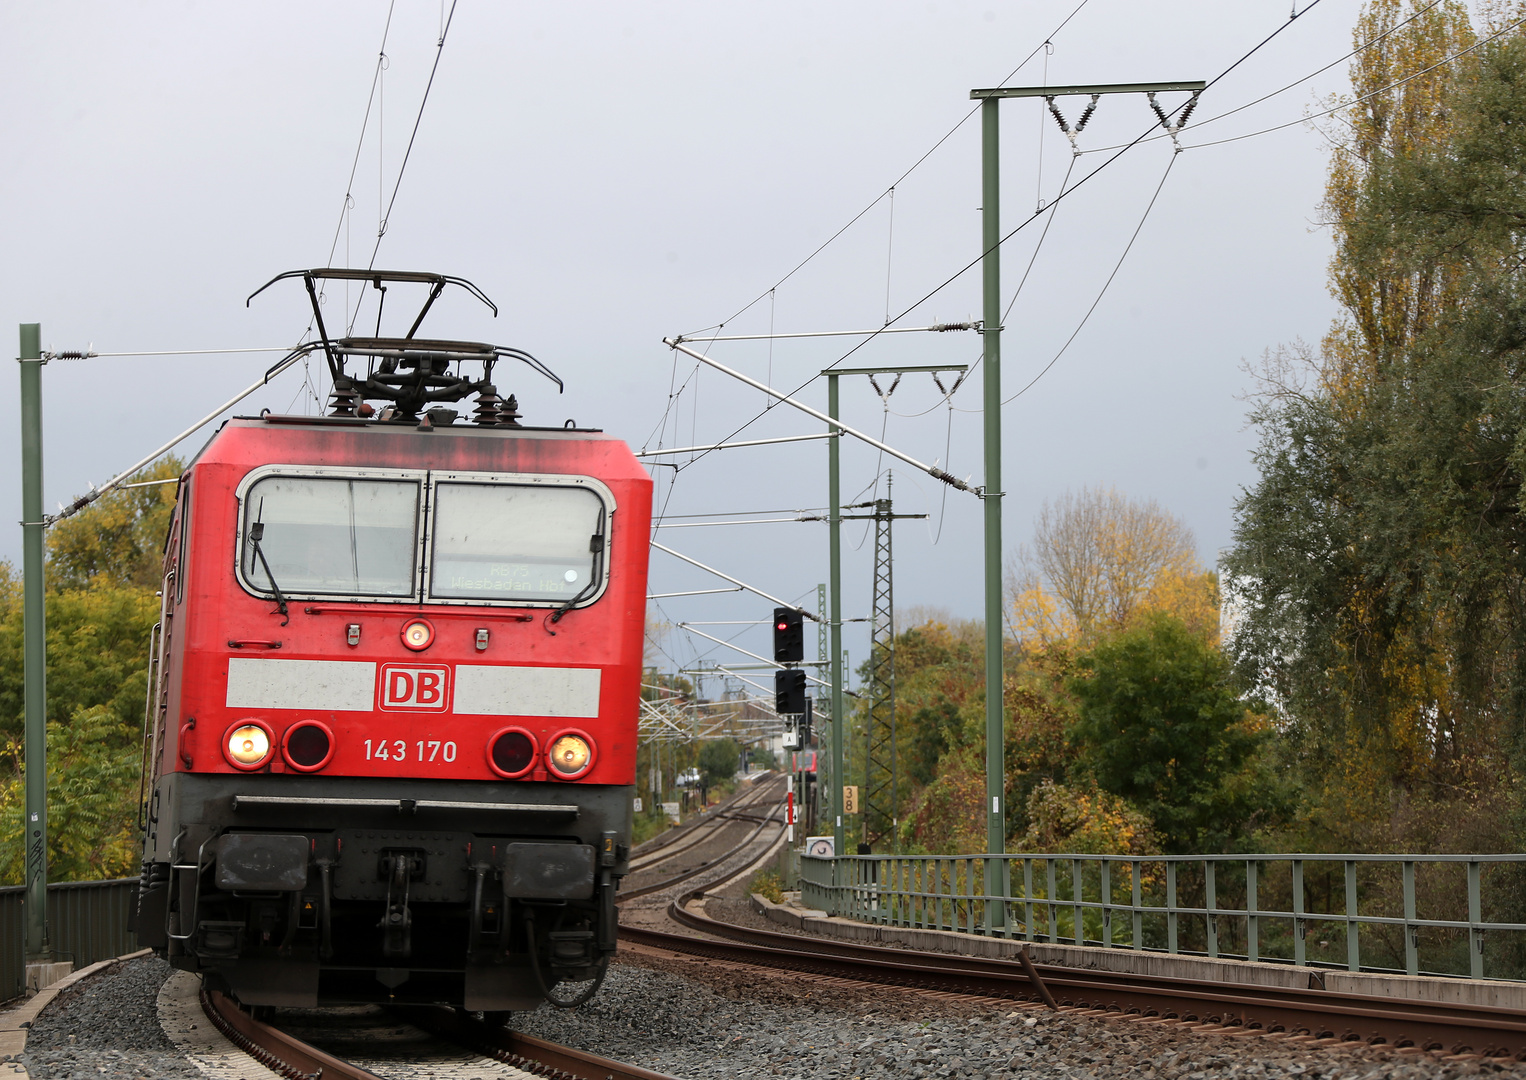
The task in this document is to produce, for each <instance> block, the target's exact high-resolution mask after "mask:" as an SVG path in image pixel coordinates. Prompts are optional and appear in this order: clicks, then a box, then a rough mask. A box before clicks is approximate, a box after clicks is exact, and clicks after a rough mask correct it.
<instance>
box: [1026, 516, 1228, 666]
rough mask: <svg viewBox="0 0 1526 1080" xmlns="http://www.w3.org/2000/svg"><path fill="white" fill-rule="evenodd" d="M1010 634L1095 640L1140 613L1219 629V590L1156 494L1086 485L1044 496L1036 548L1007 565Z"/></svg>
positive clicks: (1211, 631) (1190, 540)
mask: <svg viewBox="0 0 1526 1080" xmlns="http://www.w3.org/2000/svg"><path fill="white" fill-rule="evenodd" d="M1008 593H1009V595H1010V597H1011V609H1012V619H1013V622H1012V631H1013V634H1014V636H1016V637H1017V639H1018V640H1019V641H1024V642H1039V643H1044V644H1053V643H1055V642H1057V641H1061V640H1067V641H1074V642H1080V643H1089V642H1092V641H1095V640H1096V639H1097V638H1098V637H1099V636H1100V635H1103V634H1106V633H1108V632H1111V631H1115V630H1119V629H1122V628H1123V627H1125V626H1127V625H1129V623H1130V622H1131V621H1132V620H1133V619H1134V618H1135V617H1136V616H1137V615H1140V614H1142V613H1145V612H1151V611H1167V612H1170V613H1172V614H1173V615H1175V616H1176V617H1177V618H1179V619H1181V620H1182V621H1183V622H1185V623H1187V624H1188V625H1191V626H1193V627H1194V628H1196V629H1197V630H1199V631H1200V632H1202V633H1205V634H1210V635H1214V636H1216V635H1217V632H1218V592H1217V587H1216V583H1215V579H1214V576H1213V574H1212V573H1211V572H1210V571H1208V570H1206V569H1205V568H1203V567H1202V566H1201V565H1199V563H1198V560H1197V541H1196V539H1195V538H1194V536H1193V535H1192V530H1191V529H1190V528H1188V527H1187V524H1186V523H1185V522H1184V521H1182V520H1181V519H1180V518H1178V517H1176V516H1174V515H1172V514H1170V513H1169V512H1167V511H1166V510H1164V509H1162V508H1161V507H1160V505H1159V504H1157V503H1156V502H1155V501H1154V500H1138V499H1129V498H1127V497H1125V496H1123V495H1120V494H1119V493H1118V492H1116V491H1113V490H1111V489H1101V488H1099V489H1092V488H1083V489H1082V490H1081V491H1080V493H1079V494H1077V493H1071V492H1067V493H1066V494H1065V495H1062V496H1061V497H1060V498H1059V499H1057V500H1055V501H1053V502H1046V503H1045V504H1044V506H1043V508H1042V509H1041V510H1040V511H1039V516H1038V518H1037V520H1036V521H1035V522H1034V527H1033V543H1032V546H1031V547H1030V546H1024V547H1023V548H1020V549H1019V551H1018V554H1017V558H1016V559H1015V560H1014V561H1013V562H1012V564H1011V565H1010V566H1009V570H1008Z"/></svg>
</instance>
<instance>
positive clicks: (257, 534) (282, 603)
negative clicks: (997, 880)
mask: <svg viewBox="0 0 1526 1080" xmlns="http://www.w3.org/2000/svg"><path fill="white" fill-rule="evenodd" d="M262 509H263V507H262ZM264 538H265V523H264V522H263V521H256V522H255V523H254V524H253V525H251V526H249V545H250V547H252V548H253V549H254V557H255V558H256V559H259V560H260V566H261V567H263V568H264V570H265V576H266V577H267V578H269V579H270V591H271V592H273V593H275V594H276V610H277V611H279V612H280V613H281V625H282V626H285V625H286V624H287V623H289V622H291V615H290V614H289V613H288V612H287V610H286V597H285V596H284V595H282V593H281V586H279V585H277V584H276V576H275V575H274V574H272V573H271V572H270V563H269V562H268V561H267V560H266V558H265V551H264V549H263V548H261V547H260V541H261V540H263V539H264Z"/></svg>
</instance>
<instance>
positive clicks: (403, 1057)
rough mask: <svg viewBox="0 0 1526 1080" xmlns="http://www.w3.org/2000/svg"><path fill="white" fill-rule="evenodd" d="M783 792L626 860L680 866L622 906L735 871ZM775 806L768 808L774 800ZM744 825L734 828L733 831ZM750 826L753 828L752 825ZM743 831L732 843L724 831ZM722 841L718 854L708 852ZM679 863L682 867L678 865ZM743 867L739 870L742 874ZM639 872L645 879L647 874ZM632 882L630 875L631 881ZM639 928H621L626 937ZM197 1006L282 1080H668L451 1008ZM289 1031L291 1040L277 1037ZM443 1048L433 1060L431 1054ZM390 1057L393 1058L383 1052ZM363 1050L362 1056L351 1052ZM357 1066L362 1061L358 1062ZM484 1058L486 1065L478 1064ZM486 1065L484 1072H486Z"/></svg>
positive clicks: (213, 996)
mask: <svg viewBox="0 0 1526 1080" xmlns="http://www.w3.org/2000/svg"><path fill="white" fill-rule="evenodd" d="M781 795H782V785H781V784H780V782H779V779H778V778H777V777H760V778H758V779H756V780H754V781H753V784H752V786H751V787H749V788H748V789H747V790H745V791H742V792H739V793H738V794H737V795H735V796H733V798H732V799H731V800H730V801H729V802H728V803H726V804H724V805H723V806H721V807H720V808H719V809H717V810H716V811H715V812H713V813H711V814H708V815H706V816H705V817H704V818H702V819H700V820H699V821H697V822H695V823H693V824H691V825H690V826H689V827H687V828H685V829H683V830H674V831H673V834H666V833H665V834H663V836H662V837H659V838H658V839H657V840H655V841H653V842H650V844H649V846H647V847H646V850H645V851H644V852H643V853H642V854H640V855H638V856H637V857H636V858H635V859H633V860H632V866H633V868H634V869H633V870H632V874H631V876H637V875H640V876H643V877H647V878H650V877H651V876H652V871H654V870H656V869H657V868H659V867H663V864H668V863H671V864H674V865H673V867H671V868H672V869H677V867H678V866H682V867H683V868H682V869H681V870H678V872H676V873H671V874H667V875H666V876H664V877H662V878H660V879H658V880H656V881H651V880H648V881H646V883H645V884H642V885H640V886H639V887H637V888H634V889H626V890H622V892H621V894H620V900H621V901H622V903H623V902H625V901H629V900H633V899H636V898H638V897H644V896H650V895H652V894H655V893H660V892H663V891H665V890H670V889H673V888H675V887H676V886H680V885H684V884H686V883H689V884H690V886H691V888H692V885H693V884H696V883H699V884H703V883H705V882H704V879H705V878H706V877H707V876H708V878H709V883H713V882H715V881H718V880H722V879H724V878H726V877H727V876H729V875H732V874H735V873H736V872H737V871H738V869H740V868H739V867H737V866H734V865H731V864H732V863H733V862H734V861H735V860H736V857H737V856H738V855H742V854H743V853H744V852H747V850H748V849H749V848H750V847H751V846H753V845H754V844H755V843H756V841H757V839H758V837H759V836H760V835H761V834H762V833H763V831H764V830H765V829H766V828H768V827H769V826H770V825H772V826H774V827H779V828H782V826H783V820H782V816H781V815H780V807H781V806H782V805H783V804H782V799H781V798H780V796H781ZM771 798H772V799H773V800H774V801H772V802H770V799H771ZM739 826H740V828H738V827H739ZM747 826H751V828H748V827H747ZM737 832H740V833H742V836H741V838H740V839H739V840H736V842H734V843H733V842H731V841H732V837H731V836H729V835H728V833H737ZM721 844H725V845H726V846H725V847H722V848H721V850H719V851H710V850H706V849H708V848H712V847H716V846H719V845H721ZM685 862H686V863H687V865H684V864H685ZM741 868H745V866H744V867H741ZM643 872H645V873H644V874H643ZM627 880H629V878H628V879H627ZM634 932H635V931H634V930H633V929H632V928H630V927H628V926H626V925H624V924H622V925H621V928H620V934H621V936H622V937H625V936H627V935H629V934H631V933H634ZM201 1003H202V1008H203V1010H204V1011H205V1012H206V1014H207V1016H208V1018H209V1019H210V1020H211V1021H212V1023H213V1025H214V1026H215V1027H216V1028H217V1029H218V1030H219V1031H221V1032H222V1033H223V1035H224V1036H226V1037H227V1038H228V1039H229V1041H231V1042H232V1043H233V1044H234V1045H235V1046H237V1047H238V1048H239V1049H241V1050H243V1051H244V1052H245V1053H247V1054H249V1055H250V1056H251V1057H252V1058H254V1059H255V1060H256V1061H258V1062H260V1063H261V1064H262V1065H264V1066H265V1067H266V1068H269V1069H271V1070H272V1071H274V1072H276V1073H278V1074H279V1075H281V1076H284V1077H287V1078H288V1080H313V1078H314V1077H316V1076H322V1077H323V1078H325V1080H331V1078H343V1080H406V1078H409V1077H412V1076H414V1075H418V1076H421V1077H422V1076H426V1075H427V1076H436V1075H438V1073H439V1070H440V1068H441V1067H442V1066H453V1067H461V1066H463V1065H466V1064H467V1063H468V1062H467V1061H465V1060H463V1061H461V1062H459V1063H457V1062H456V1061H450V1062H447V1061H445V1060H444V1059H445V1058H454V1057H459V1056H461V1055H462V1054H463V1053H464V1055H465V1057H466V1058H468V1059H469V1058H472V1057H475V1058H476V1060H475V1062H471V1063H470V1064H471V1067H472V1068H475V1069H477V1070H478V1071H479V1072H481V1073H483V1074H486V1075H494V1076H499V1077H514V1076H524V1075H534V1076H546V1077H555V1078H566V1080H585V1078H586V1080H672V1078H671V1077H666V1076H664V1075H663V1074H661V1073H656V1072H652V1071H650V1070H648V1069H643V1068H640V1067H639V1066H634V1065H627V1064H623V1063H621V1062H616V1061H611V1060H608V1059H606V1058H601V1057H598V1056H596V1055H592V1054H585V1053H583V1052H582V1051H579V1050H574V1049H572V1048H570V1047H565V1046H558V1045H556V1044H554V1043H549V1042H545V1041H544V1040H541V1039H536V1038H533V1037H531V1036H528V1035H523V1034H520V1033H519V1032H515V1031H512V1030H509V1029H507V1028H503V1027H494V1026H490V1025H488V1024H485V1023H482V1022H479V1021H477V1020H474V1019H472V1018H470V1017H469V1016H467V1015H464V1014H462V1013H460V1012H458V1011H456V1010H453V1009H446V1008H408V1009H402V1008H398V1009H390V1010H383V1009H379V1008H359V1009H330V1010H322V1009H320V1010H302V1011H292V1012H287V1011H286V1010H281V1011H280V1012H279V1014H278V1015H277V1017H276V1022H275V1023H271V1022H267V1021H266V1020H263V1019H257V1018H256V1017H255V1016H254V1015H253V1014H252V1013H251V1012H250V1011H246V1010H245V1009H243V1008H241V1007H240V1006H239V1004H238V1003H237V1002H236V1001H234V1000H233V999H231V998H228V997H226V996H224V995H222V994H220V993H217V992H215V991H206V990H203V991H202V994H201ZM283 1028H293V1029H295V1031H296V1033H295V1034H294V1033H293V1032H291V1031H287V1030H283ZM440 1044H444V1047H445V1049H443V1050H442V1051H441V1052H440V1053H438V1054H434V1055H433V1057H434V1058H435V1060H432V1061H423V1060H420V1058H422V1057H429V1056H431V1052H430V1049H428V1048H430V1047H432V1046H435V1045H440ZM389 1045H390V1046H392V1047H393V1048H394V1049H395V1050H396V1052H395V1053H389V1052H388V1050H387V1047H388V1046H389ZM361 1046H364V1047H366V1049H365V1050H364V1051H358V1050H357V1049H356V1048H357V1047H361ZM355 1059H359V1060H355ZM482 1059H491V1061H484V1060H482ZM484 1066H486V1068H484Z"/></svg>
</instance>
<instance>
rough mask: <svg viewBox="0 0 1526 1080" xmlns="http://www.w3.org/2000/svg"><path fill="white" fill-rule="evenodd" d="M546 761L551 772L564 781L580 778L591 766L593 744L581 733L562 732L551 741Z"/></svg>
mask: <svg viewBox="0 0 1526 1080" xmlns="http://www.w3.org/2000/svg"><path fill="white" fill-rule="evenodd" d="M546 760H547V761H548V762H549V763H550V765H551V769H552V771H553V772H555V773H556V774H557V775H558V776H560V777H561V778H563V779H565V780H570V779H572V778H573V777H575V776H582V775H583V774H584V773H585V772H587V771H588V770H589V768H590V767H591V766H592V765H593V744H592V743H591V742H590V741H589V740H588V737H587V736H586V735H584V734H582V733H581V732H572V731H568V732H563V733H562V734H561V735H558V736H557V737H556V738H555V739H553V740H552V742H551V749H550V750H548V751H546Z"/></svg>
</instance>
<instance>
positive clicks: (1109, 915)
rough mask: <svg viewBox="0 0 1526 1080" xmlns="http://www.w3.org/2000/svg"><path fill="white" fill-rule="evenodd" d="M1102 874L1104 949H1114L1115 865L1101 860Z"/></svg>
mask: <svg viewBox="0 0 1526 1080" xmlns="http://www.w3.org/2000/svg"><path fill="white" fill-rule="evenodd" d="M1101 874H1102V947H1103V948H1104V949H1111V948H1112V947H1113V864H1112V863H1111V862H1109V861H1108V860H1107V859H1102V860H1101Z"/></svg>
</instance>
